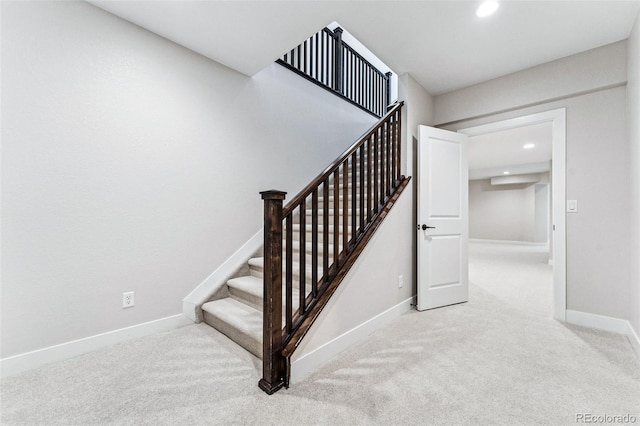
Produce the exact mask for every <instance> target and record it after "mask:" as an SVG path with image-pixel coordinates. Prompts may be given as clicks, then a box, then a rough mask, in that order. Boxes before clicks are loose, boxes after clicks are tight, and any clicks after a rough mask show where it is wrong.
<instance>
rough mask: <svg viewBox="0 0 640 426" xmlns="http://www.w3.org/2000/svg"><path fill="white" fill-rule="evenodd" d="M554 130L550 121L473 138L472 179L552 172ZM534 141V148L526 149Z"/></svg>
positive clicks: (470, 169)
mask: <svg viewBox="0 0 640 426" xmlns="http://www.w3.org/2000/svg"><path fill="white" fill-rule="evenodd" d="M551 131H552V129H551V123H550V122H549V123H540V124H533V125H529V126H524V127H518V128H514V129H509V130H502V131H499V132H493V133H488V134H484V135H479V136H472V137H470V138H469V179H472V180H473V179H486V178H489V177H494V176H503V173H504V172H505V171H508V172H510V175H516V174H526V173H540V172H546V171H549V169H550V164H551V163H550V160H551V141H552V134H551ZM531 143H532V144H534V145H535V147H534V148H531V149H524V148H523V146H524V145H525V144H531Z"/></svg>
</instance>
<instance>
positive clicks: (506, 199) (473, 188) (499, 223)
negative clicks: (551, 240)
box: [469, 179, 548, 242]
mask: <svg viewBox="0 0 640 426" xmlns="http://www.w3.org/2000/svg"><path fill="white" fill-rule="evenodd" d="M538 186H541V187H543V188H546V185H536V184H533V183H529V184H512V185H491V179H481V180H472V181H469V238H476V239H485V240H504V241H522V242H546V241H547V239H546V232H547V229H546V223H542V220H541V219H544V218H546V215H547V214H548V204H546V203H543V202H542V201H543V200H542V199H541V198H543V197H542V196H541V195H539V194H538V192H539V191H537V189H538V188H537V187H538ZM543 195H546V194H543ZM544 199H545V200H546V197H545V198H544ZM539 222H540V223H539ZM538 227H540V228H543V227H544V230H543V231H542V236H541V235H540V232H539V230H538V229H537V228H538Z"/></svg>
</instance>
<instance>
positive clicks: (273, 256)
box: [258, 190, 287, 395]
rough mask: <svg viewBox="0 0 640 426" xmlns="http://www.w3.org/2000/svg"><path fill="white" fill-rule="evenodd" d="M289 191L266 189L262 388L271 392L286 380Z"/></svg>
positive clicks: (263, 197) (263, 195)
mask: <svg viewBox="0 0 640 426" xmlns="http://www.w3.org/2000/svg"><path fill="white" fill-rule="evenodd" d="M286 194H287V193H286V192H283V191H275V190H270V191H263V192H261V193H260V195H262V199H263V200H264V305H263V307H264V310H263V321H264V322H263V336H262V379H260V382H259V383H258V386H260V389H262V390H263V391H265V392H266V393H268V394H269V395H271V394H272V393H274V392H276V391H277V390H278V389H280V388H282V387H283V386H284V384H285V359H284V356H282V353H281V351H282V202H283V201H284V199H285V195H286Z"/></svg>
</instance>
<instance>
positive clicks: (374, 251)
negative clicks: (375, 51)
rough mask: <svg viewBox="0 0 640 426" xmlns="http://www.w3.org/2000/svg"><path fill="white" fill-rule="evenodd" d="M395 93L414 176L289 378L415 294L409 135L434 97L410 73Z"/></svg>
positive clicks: (406, 167)
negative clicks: (399, 280) (399, 283)
mask: <svg viewBox="0 0 640 426" xmlns="http://www.w3.org/2000/svg"><path fill="white" fill-rule="evenodd" d="M398 93H399V94H398V96H399V99H400V100H404V102H405V106H404V107H403V110H402V123H403V124H402V126H403V139H402V152H403V160H402V167H403V173H404V174H405V175H407V176H413V179H412V180H411V181H410V182H409V184H408V185H407V187H406V188H405V190H404V192H403V193H402V195H401V196H400V198H399V199H398V201H397V203H396V204H395V205H394V206H393V208H392V209H391V211H390V212H389V214H388V216H387V217H386V218H385V220H384V222H382V224H381V226H380V228H379V229H378V230H377V231H376V233H375V234H374V236H373V238H372V239H371V241H370V242H369V244H368V245H367V247H366V248H365V250H364V252H363V253H362V254H361V255H360V257H359V258H358V260H357V262H356V264H355V265H354V266H353V268H352V269H351V271H349V273H348V274H347V276H346V277H345V279H344V281H343V282H342V283H341V284H340V287H338V289H337V290H336V294H335V295H334V296H333V297H332V298H331V300H330V301H329V303H328V304H327V306H326V307H325V308H324V310H323V311H322V313H321V314H320V316H319V317H318V319H317V320H316V322H315V323H314V325H313V327H312V328H311V330H310V331H309V334H308V335H307V336H306V337H305V339H304V340H303V341H302V342H301V344H300V347H299V348H298V350H297V351H296V352H295V353H294V354H293V356H292V367H291V369H292V371H291V379H292V381H294V382H295V381H298V380H300V379H302V378H303V377H304V376H306V375H307V374H309V373H310V372H312V371H314V370H315V369H316V368H317V367H318V366H319V365H321V364H323V363H324V362H326V361H327V360H328V359H330V358H331V357H332V356H333V355H335V354H336V353H337V352H339V351H341V350H343V349H345V348H347V347H348V346H349V345H351V344H353V343H354V342H356V341H358V340H360V339H362V338H363V337H365V336H366V335H368V334H370V333H371V332H373V331H374V330H375V329H377V328H379V327H380V326H382V325H383V324H385V323H387V322H388V321H390V320H391V319H393V318H395V317H397V316H398V315H400V314H401V313H403V312H405V311H407V310H409V309H410V302H411V301H412V300H413V298H414V296H415V294H416V287H415V253H416V250H415V235H416V232H415V227H414V226H415V225H414V223H416V222H415V221H416V219H415V208H414V206H415V201H414V200H415V196H416V194H415V187H414V183H415V172H414V168H413V148H414V147H413V138H415V137H417V128H418V125H420V124H427V125H428V124H431V123H432V122H433V99H432V97H431V95H429V93H428V92H427V91H426V90H425V89H424V88H423V87H422V86H420V85H419V84H418V83H417V82H416V81H415V79H413V77H411V76H410V75H409V74H404V75H401V76H399V78H398ZM407 159H409V162H408V164H407ZM391 254H393V255H391ZM399 275H402V276H403V280H404V285H403V287H402V288H399V287H398V276H399Z"/></svg>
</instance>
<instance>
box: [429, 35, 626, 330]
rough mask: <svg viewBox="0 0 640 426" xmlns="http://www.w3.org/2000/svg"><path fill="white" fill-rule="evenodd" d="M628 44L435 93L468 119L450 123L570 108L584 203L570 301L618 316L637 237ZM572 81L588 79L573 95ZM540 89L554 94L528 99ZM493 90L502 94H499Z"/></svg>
mask: <svg viewBox="0 0 640 426" xmlns="http://www.w3.org/2000/svg"><path fill="white" fill-rule="evenodd" d="M624 45H625V44H624V43H622V44H620V43H615V44H613V45H609V46H605V47H603V48H601V50H600V52H599V53H598V54H594V52H587V53H586V54H580V55H579V56H580V57H579V58H573V57H570V58H565V60H561V61H563V66H558V64H557V63H556V64H554V63H552V64H551V65H549V68H548V69H547V68H545V66H544V65H542V66H541V67H542V68H540V67H536V68H537V69H539V70H540V69H542V70H545V72H540V73H539V74H536V73H535V72H533V71H532V70H525V71H522V72H521V73H516V74H513V75H510V76H505V77H502V78H499V79H496V80H492V81H490V82H487V83H484V84H480V85H477V86H474V87H472V88H468V89H462V90H461V91H458V92H454V93H451V94H445V95H441V96H438V97H436V98H435V106H436V111H437V112H438V114H440V112H439V111H441V110H440V106H441V105H444V106H445V109H446V110H447V112H446V114H445V113H443V115H439V116H440V117H441V118H440V119H441V120H445V121H450V120H460V121H458V122H456V123H454V124H451V125H448V126H445V127H446V128H449V129H452V130H457V129H461V128H466V127H471V126H475V125H480V124H484V123H489V122H493V121H498V120H504V119H508V118H513V117H517V116H522V115H528V114H533V113H536V112H541V111H548V110H552V109H556V108H563V107H564V108H566V111H567V148H566V149H567V198H568V199H576V200H578V203H579V212H578V213H576V214H571V215H568V216H567V308H568V309H571V310H575V311H582V312H587V313H592V314H598V315H604V316H610V317H615V318H628V315H629V302H628V300H629V268H630V259H629V258H628V257H627V256H621V255H620V253H626V252H627V251H628V250H629V244H630V237H629V228H628V224H629V220H630V216H629V208H630V203H629V178H628V176H629V161H628V151H629V150H628V146H629V145H628V141H627V135H626V130H627V129H626V121H627V120H626V115H627V114H626V87H625V86H624V85H618V84H614V85H613V86H614V87H611V84H610V83H612V82H615V81H618V80H620V79H621V75H620V69H619V68H620V66H621V65H620V64H621V63H622V64H624V69H626V60H625V58H626V51H625V50H622V51H620V47H621V46H624ZM582 55H586V57H587V58H592V60H589V61H584V60H583V59H584V58H582V57H581V56H582ZM620 55H622V58H620ZM602 58H608V60H609V61H608V66H606V67H605V66H604V65H603V64H602V63H601V62H600V61H601V60H602ZM556 62H557V61H556ZM594 74H598V76H595V75H594ZM569 80H575V81H583V82H585V84H582V85H580V86H579V87H578V88H576V90H579V93H578V94H576V95H573V96H572V95H568V94H567V91H566V89H565V88H564V86H563V85H562V84H560V83H562V82H567V81H569ZM514 81H517V82H519V84H518V85H516V86H514V85H513V82H514ZM588 82H591V83H589V84H587V83H588ZM601 85H604V86H601ZM568 87H571V85H569V86H568ZM535 90H540V91H541V92H540V93H542V94H544V96H545V97H546V98H547V101H540V102H538V103H537V104H536V105H534V106H525V105H522V102H525V103H527V102H528V101H529V100H530V98H529V97H528V94H531V93H532V91H535ZM487 93H494V94H496V93H497V94H499V96H498V97H499V98H500V99H499V101H496V100H495V99H493V98H492V97H491V96H488V95H487ZM453 100H455V103H454V102H453ZM455 105H457V107H455ZM503 110H507V111H508V112H502V113H500V112H499V111H503Z"/></svg>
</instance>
